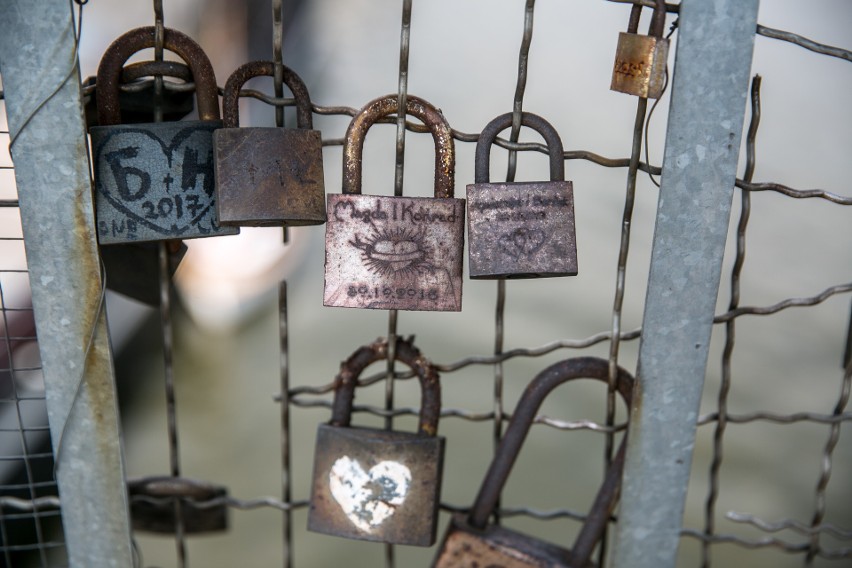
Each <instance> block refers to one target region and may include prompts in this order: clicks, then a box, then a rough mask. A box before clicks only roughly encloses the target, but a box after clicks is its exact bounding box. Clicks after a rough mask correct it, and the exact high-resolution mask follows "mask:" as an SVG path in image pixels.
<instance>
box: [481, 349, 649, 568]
mask: <svg viewBox="0 0 852 568" xmlns="http://www.w3.org/2000/svg"><path fill="white" fill-rule="evenodd" d="M617 370H618V373H617V375H616V379H615V390H616V391H617V392H618V394H620V395H621V397H622V398H623V399H624V402H625V403H626V404H627V409H628V411H629V410H630V402H631V397H632V393H633V386H634V382H635V381H634V379H633V377H632V376H631V375H630V373H628V372H627V371H625V370H624V369H622V368H621V367H618V368H617ZM608 377H609V362H608V361H606V360H605V359H600V358H598V357H575V358H573V359H567V360H565V361H560V362H559V363H555V364H553V365H551V366H550V367H548V368H546V369H545V370H543V371H542V372H540V373H539V374H538V375H536V377H535V378H534V379H533V380H532V381H531V382H530V384H529V385H528V386H527V388H526V390H525V391H524V394H523V395H522V396H521V399H520V400H519V401H518V404H517V406H516V407H515V412H514V413H513V414H512V419H511V421H510V422H509V426H508V427H507V428H506V433H505V435H504V436H503V439H502V440H501V441H500V446H499V447H498V448H497V452H496V453H495V455H494V460H493V461H492V462H491V466H490V467H489V468H488V473H486V474H485V479H484V480H483V482H482V486H481V487H480V489H479V494H478V495H477V496H476V501H475V502H474V504H473V507H472V508H471V510H470V515H469V517H468V523H469V524H470V525H471V526H472V527H474V528H479V529H482V528H485V526H486V525H487V524H488V517H490V516H491V514H492V513H493V512H494V509H495V507H496V506H497V500H498V499H499V497H500V493H501V492H502V490H503V486H504V485H505V484H506V480H507V479H508V477H509V473H510V472H511V471H512V467H513V466H514V464H515V460H516V459H517V457H518V453H519V452H520V450H521V446H522V445H523V443H524V440H525V439H526V437H527V434H528V433H529V430H530V426H532V423H533V420H534V419H535V417H536V414H537V413H538V410H539V408H540V407H541V404H542V402H544V399H545V397H546V396H547V395H548V394H549V393H550V392H551V391H552V390H553V389H555V388H556V387H558V386H559V385H561V384H563V383H566V382H568V381H572V380H575V379H583V378H588V379H597V380H599V381H603V382H605V383H606V382H608ZM626 442H627V434H625V435H624V438H622V441H621V445H620V446H619V448H618V452H617V453H616V455H615V458H614V459H613V461H612V463H611V464H610V467H609V470H608V471H607V473H606V476H605V478H604V483H603V485H602V486H601V488H600V490H599V491H598V494H597V496H596V497H595V501H594V504H593V505H592V509H591V511H590V513H589V515H588V517H587V518H586V522H585V523H584V524H583V528H582V529H581V530H580V533H579V535H577V539H576V540H575V541H574V546H572V547H571V559H572V566H577V567H579V566H585V565H586V564H585V563H586V562H587V561H588V559H589V558H590V557H591V555H592V552H593V551H594V549H595V546H596V545H597V543H598V541H599V540H600V537H601V535H602V534H603V530H604V529H605V528H606V524H607V522H609V518H610V515H611V514H612V511H613V509H614V508H615V503H616V500H617V498H618V491H619V485H620V482H621V473H622V470H623V469H624V454H625V451H626Z"/></svg>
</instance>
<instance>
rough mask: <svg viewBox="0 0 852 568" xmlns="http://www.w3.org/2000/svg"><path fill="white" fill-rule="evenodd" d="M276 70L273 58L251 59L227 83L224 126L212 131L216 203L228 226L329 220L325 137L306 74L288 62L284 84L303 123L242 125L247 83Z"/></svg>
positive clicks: (297, 223) (297, 115)
mask: <svg viewBox="0 0 852 568" xmlns="http://www.w3.org/2000/svg"><path fill="white" fill-rule="evenodd" d="M274 74H275V65H274V63H272V62H271V61H252V62H249V63H246V64H244V65H242V66H241V67H239V68H238V69H237V70H236V71H234V73H233V74H232V75H231V76H230V77H229V78H228V81H227V83H226V84H225V94H224V96H223V98H222V111H223V112H222V114H223V120H224V125H225V127H224V128H220V129H219V130H217V131H215V132H214V133H213V145H214V148H215V150H214V164H215V169H216V207H217V211H218V215H219V222H220V223H222V224H223V225H251V226H273V225H278V226H283V225H288V226H298V225H321V224H323V223H325V184H324V180H323V164H322V138H321V136H320V132H319V131H318V130H313V118H312V110H311V98H310V96H309V94H308V89H307V87H306V86H305V83H304V82H303V81H302V79H301V78H300V77H299V76H298V75H297V74H296V73H295V72H293V70H292V69H290V68H289V67H284V84H286V85H287V86H288V87H289V88H290V90H291V91H292V92H293V97H294V98H295V99H296V117H297V125H298V128H295V129H293V128H258V127H253V128H239V125H240V123H239V105H238V102H239V94H240V88H241V87H242V86H243V83H245V82H246V81H248V80H249V79H251V78H253V77H261V76H269V77H271V76H273V75H274Z"/></svg>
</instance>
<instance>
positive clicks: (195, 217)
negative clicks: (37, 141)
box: [90, 27, 239, 245]
mask: <svg viewBox="0 0 852 568" xmlns="http://www.w3.org/2000/svg"><path fill="white" fill-rule="evenodd" d="M154 36H155V32H154V27H145V28H137V29H135V30H132V31H129V32H127V33H126V34H124V35H123V36H121V37H120V38H118V39H117V40H116V41H114V42H113V43H112V45H110V46H109V47H108V48H107V50H106V52H105V53H104V56H103V58H102V59H101V63H100V65H99V66H98V79H97V85H98V88H97V103H98V119H99V120H100V126H96V127H93V128H91V129H90V134H91V136H92V154H93V156H94V174H95V214H96V219H97V228H98V241H99V242H100V244H102V245H105V244H115V243H128V242H139V241H158V240H168V239H191V238H198V237H213V236H218V235H233V234H236V233H238V232H239V229H238V228H235V227H220V226H219V224H218V222H217V221H216V204H215V195H214V191H213V186H214V180H213V131H214V130H215V129H217V128H220V127H221V125H222V123H221V121H220V120H219V99H218V92H217V87H216V77H215V75H214V73H213V67H212V66H211V65H210V61H209V60H208V59H207V56H206V55H204V52H203V51H202V50H201V48H200V47H199V46H198V44H197V43H195V42H194V41H192V40H191V39H190V38H189V37H187V36H186V35H184V34H182V33H180V32H178V31H175V30H171V29H168V28H167V29H166V30H165V32H164V34H163V38H164V46H165V48H166V49H168V50H170V51H173V52H175V53H177V54H178V55H180V56H181V57H182V58H183V60H184V61H186V62H187V64H188V65H189V66H190V69H192V76H193V79H194V81H195V89H196V99H197V101H198V116H199V118H200V120H198V121H186V122H158V123H150V124H132V125H119V122H120V121H121V116H120V114H121V113H120V108H119V98H118V85H119V82H120V79H121V73H122V65H124V63H125V61H127V59H128V58H129V57H130V56H131V55H133V54H134V53H136V52H137V51H140V50H142V49H145V48H151V47H154V43H155V39H154Z"/></svg>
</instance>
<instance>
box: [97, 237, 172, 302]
mask: <svg viewBox="0 0 852 568" xmlns="http://www.w3.org/2000/svg"><path fill="white" fill-rule="evenodd" d="M159 247H160V244H159V243H131V244H126V245H109V246H103V247H100V253H101V260H103V263H104V271H105V272H106V285H107V288H109V289H110V290H112V291H113V292H118V293H119V294H123V295H125V296H127V297H128V298H133V299H134V300H138V301H139V302H142V303H145V304H149V305H152V306H156V305H159V304H160V277H159V276H160V250H159ZM186 251H187V247H186V245H185V244H184V243H183V241H180V240H174V241H166V252H167V253H168V258H169V260H168V267H169V278H171V277H172V276H173V275H174V273H175V271H176V270H177V267H178V265H179V264H180V262H181V260H183V257H184V255H185V254H186Z"/></svg>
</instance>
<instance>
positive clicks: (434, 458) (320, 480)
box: [308, 338, 444, 546]
mask: <svg viewBox="0 0 852 568" xmlns="http://www.w3.org/2000/svg"><path fill="white" fill-rule="evenodd" d="M411 341H412V340H411V339H408V340H404V339H402V338H397V341H396V359H397V360H398V361H402V362H403V363H405V364H406V365H408V366H409V367H411V369H412V370H413V371H414V372H415V373H416V374H417V377H418V378H419V379H420V386H421V389H422V392H423V401H422V406H421V409H420V420H419V426H418V431H417V433H416V434H415V433H409V432H394V431H389V430H376V429H372V428H355V427H351V426H350V425H349V423H350V419H351V415H352V401H353V398H354V396H355V386H356V384H357V382H358V377H359V376H360V375H361V372H362V371H363V370H364V369H365V368H366V367H367V366H368V365H370V364H371V363H374V362H376V361H381V360H383V359H387V357H388V342H387V341H386V340H384V339H379V340H377V341H375V342H374V343H372V344H371V345H367V346H365V347H362V348H360V349H359V350H358V351H356V352H355V353H354V354H352V355H351V356H350V357H349V359H347V360H346V361H345V362H343V363H342V364H341V366H340V373H339V374H338V375H337V377H336V378H335V393H334V406H333V411H332V417H331V422H330V423H329V424H321V425H320V426H319V430H318V432H317V445H316V453H315V457H314V474H313V484H312V486H311V506H310V510H309V512H308V530H311V531H315V532H320V533H324V534H330V535H335V536H342V537H346V538H355V539H360V540H372V541H380V542H386V543H392V544H410V545H416V546H431V545H432V544H433V543H434V542H435V533H436V529H437V523H438V506H439V500H440V494H441V476H442V472H443V463H444V438H443V437H441V436H438V435H437V431H438V417H439V415H440V412H441V386H440V383H439V377H438V372H437V371H436V370H435V367H434V366H432V365H431V364H430V363H429V362H428V361H427V360H426V359H425V358H424V357H423V356H422V355H421V354H420V351H418V350H417V348H416V347H414V346H413V345H412V343H411Z"/></svg>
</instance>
